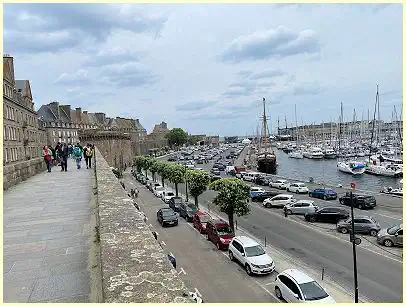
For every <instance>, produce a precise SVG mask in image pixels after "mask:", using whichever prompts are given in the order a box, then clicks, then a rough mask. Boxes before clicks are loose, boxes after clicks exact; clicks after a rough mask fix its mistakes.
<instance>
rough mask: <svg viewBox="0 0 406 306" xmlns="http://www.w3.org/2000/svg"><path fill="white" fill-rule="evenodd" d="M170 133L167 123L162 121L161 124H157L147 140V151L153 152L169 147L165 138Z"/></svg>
mask: <svg viewBox="0 0 406 306" xmlns="http://www.w3.org/2000/svg"><path fill="white" fill-rule="evenodd" d="M169 132H170V130H169V129H168V125H167V123H166V122H164V121H162V122H161V123H159V124H155V126H154V129H153V130H152V132H151V133H150V134H148V136H147V139H146V142H145V143H146V149H147V151H151V150H154V149H160V148H163V147H166V146H168V140H167V139H166V138H165V136H166V135H167V134H168V133H169Z"/></svg>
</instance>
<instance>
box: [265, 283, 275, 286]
mask: <svg viewBox="0 0 406 306" xmlns="http://www.w3.org/2000/svg"><path fill="white" fill-rule="evenodd" d="M274 284H275V283H274V282H272V283H266V284H265V285H264V286H269V285H274Z"/></svg>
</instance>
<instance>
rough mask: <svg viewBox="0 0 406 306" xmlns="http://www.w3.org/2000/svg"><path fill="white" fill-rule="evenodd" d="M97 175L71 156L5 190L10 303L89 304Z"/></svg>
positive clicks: (5, 289) (5, 280) (5, 266)
mask: <svg viewBox="0 0 406 306" xmlns="http://www.w3.org/2000/svg"><path fill="white" fill-rule="evenodd" d="M83 164H84V163H83V162H82V167H83ZM93 176H94V171H93V169H91V170H90V169H89V170H88V169H86V167H85V168H82V169H80V170H77V169H76V167H75V166H74V164H73V161H72V160H68V172H60V168H59V167H54V168H53V169H52V172H51V173H47V172H44V173H40V174H38V175H36V176H34V177H31V178H29V179H28V180H27V181H24V182H21V183H20V184H18V185H16V186H13V187H11V188H10V189H9V190H7V191H6V192H4V198H3V199H4V208H3V221H4V222H3V231H4V255H3V256H4V257H3V301H4V302H71V303H72V302H89V294H90V270H89V269H88V257H89V249H90V247H91V243H92V240H93V239H94V237H92V230H93V229H92V226H91V224H90V220H91V215H92V208H91V203H90V201H91V196H92V187H93Z"/></svg>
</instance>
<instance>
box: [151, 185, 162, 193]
mask: <svg viewBox="0 0 406 306" xmlns="http://www.w3.org/2000/svg"><path fill="white" fill-rule="evenodd" d="M150 186H151V188H150V190H151V191H152V193H154V194H155V192H154V191H155V189H156V188H158V187H162V186H161V184H159V183H156V182H155V183H152V184H151V185H150Z"/></svg>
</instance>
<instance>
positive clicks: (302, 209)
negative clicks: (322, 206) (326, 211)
mask: <svg viewBox="0 0 406 306" xmlns="http://www.w3.org/2000/svg"><path fill="white" fill-rule="evenodd" d="M283 209H284V210H286V213H287V214H288V215H291V214H295V215H303V216H304V215H305V214H306V212H308V211H310V210H318V209H319V207H318V206H317V205H316V204H314V201H312V200H299V201H297V202H295V203H289V204H287V205H285V206H284V207H283Z"/></svg>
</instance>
